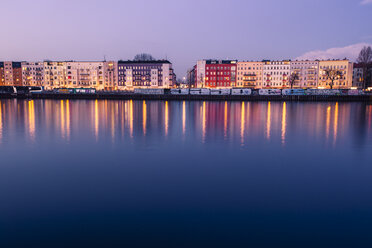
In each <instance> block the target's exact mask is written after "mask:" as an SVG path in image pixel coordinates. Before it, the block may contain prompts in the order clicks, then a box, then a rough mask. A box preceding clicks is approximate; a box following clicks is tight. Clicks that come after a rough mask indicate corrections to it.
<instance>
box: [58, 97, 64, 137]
mask: <svg viewBox="0 0 372 248" xmlns="http://www.w3.org/2000/svg"><path fill="white" fill-rule="evenodd" d="M59 110H60V116H59V118H60V122H61V124H60V125H61V136H62V139H64V138H65V110H64V106H63V100H61V102H60V108H59Z"/></svg>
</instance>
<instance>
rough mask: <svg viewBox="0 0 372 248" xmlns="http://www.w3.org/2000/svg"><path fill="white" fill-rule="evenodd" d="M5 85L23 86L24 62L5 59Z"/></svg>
mask: <svg viewBox="0 0 372 248" xmlns="http://www.w3.org/2000/svg"><path fill="white" fill-rule="evenodd" d="M3 67H4V85H13V86H22V63H21V62H12V61H5V62H4V63H3Z"/></svg>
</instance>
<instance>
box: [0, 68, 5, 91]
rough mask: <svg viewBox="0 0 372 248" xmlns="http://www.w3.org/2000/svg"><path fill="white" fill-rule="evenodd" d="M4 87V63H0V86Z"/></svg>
mask: <svg viewBox="0 0 372 248" xmlns="http://www.w3.org/2000/svg"><path fill="white" fill-rule="evenodd" d="M4 85H5V73H4V62H0V86H4Z"/></svg>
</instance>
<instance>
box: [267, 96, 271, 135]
mask: <svg viewBox="0 0 372 248" xmlns="http://www.w3.org/2000/svg"><path fill="white" fill-rule="evenodd" d="M270 135H271V102H268V104H267V120H266V137H267V139H268V140H270Z"/></svg>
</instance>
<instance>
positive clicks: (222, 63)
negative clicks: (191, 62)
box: [196, 60, 238, 88]
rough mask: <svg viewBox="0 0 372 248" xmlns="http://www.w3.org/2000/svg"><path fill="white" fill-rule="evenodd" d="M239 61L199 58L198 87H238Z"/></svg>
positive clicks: (197, 68)
mask: <svg viewBox="0 0 372 248" xmlns="http://www.w3.org/2000/svg"><path fill="white" fill-rule="evenodd" d="M237 62H238V61H237V60H199V61H198V62H197V64H196V87H197V88H204V87H205V88H230V87H236V79H237V74H236V73H237Z"/></svg>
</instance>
